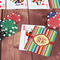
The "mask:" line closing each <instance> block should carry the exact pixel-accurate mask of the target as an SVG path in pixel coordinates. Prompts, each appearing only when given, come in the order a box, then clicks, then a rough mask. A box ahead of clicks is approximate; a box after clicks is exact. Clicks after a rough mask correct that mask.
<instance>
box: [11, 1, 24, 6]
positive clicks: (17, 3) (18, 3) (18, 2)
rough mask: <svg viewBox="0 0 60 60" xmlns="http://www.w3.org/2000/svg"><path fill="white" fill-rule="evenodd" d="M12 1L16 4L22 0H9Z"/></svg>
mask: <svg viewBox="0 0 60 60" xmlns="http://www.w3.org/2000/svg"><path fill="white" fill-rule="evenodd" d="M10 1H12V2H14V3H15V4H16V5H20V3H21V2H23V1H24V0H10Z"/></svg>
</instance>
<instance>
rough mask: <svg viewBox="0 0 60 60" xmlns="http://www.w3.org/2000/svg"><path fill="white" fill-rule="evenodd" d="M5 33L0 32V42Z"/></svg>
mask: <svg viewBox="0 0 60 60" xmlns="http://www.w3.org/2000/svg"><path fill="white" fill-rule="evenodd" d="M5 34H6V33H5V32H4V31H1V30H0V40H2V39H3V38H4V37H5Z"/></svg>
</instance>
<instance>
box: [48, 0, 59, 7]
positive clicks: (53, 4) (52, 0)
mask: <svg viewBox="0 0 60 60" xmlns="http://www.w3.org/2000/svg"><path fill="white" fill-rule="evenodd" d="M49 4H50V8H60V2H59V0H49Z"/></svg>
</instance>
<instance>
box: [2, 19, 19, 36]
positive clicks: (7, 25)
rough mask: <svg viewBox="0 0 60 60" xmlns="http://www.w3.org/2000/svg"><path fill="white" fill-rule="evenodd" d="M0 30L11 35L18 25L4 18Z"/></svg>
mask: <svg viewBox="0 0 60 60" xmlns="http://www.w3.org/2000/svg"><path fill="white" fill-rule="evenodd" d="M1 30H2V31H5V33H6V36H12V35H13V34H14V33H15V32H17V30H18V27H17V25H16V24H15V22H14V21H13V20H8V19H6V20H4V21H2V23H1Z"/></svg>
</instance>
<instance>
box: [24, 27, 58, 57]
mask: <svg viewBox="0 0 60 60" xmlns="http://www.w3.org/2000/svg"><path fill="white" fill-rule="evenodd" d="M38 34H40V35H41V34H42V35H45V36H47V37H48V38H49V40H50V41H51V42H54V41H55V38H56V35H57V32H56V31H53V30H50V29H46V28H42V27H38V26H35V27H34V29H33V31H32V34H31V36H36V35H38ZM52 47H53V45H51V44H48V45H45V46H38V45H37V44H35V43H34V41H33V39H32V38H29V40H28V41H27V43H26V45H25V48H24V49H26V51H31V52H34V53H37V54H40V55H43V56H47V57H48V56H49V55H50V52H51V49H52Z"/></svg>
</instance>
